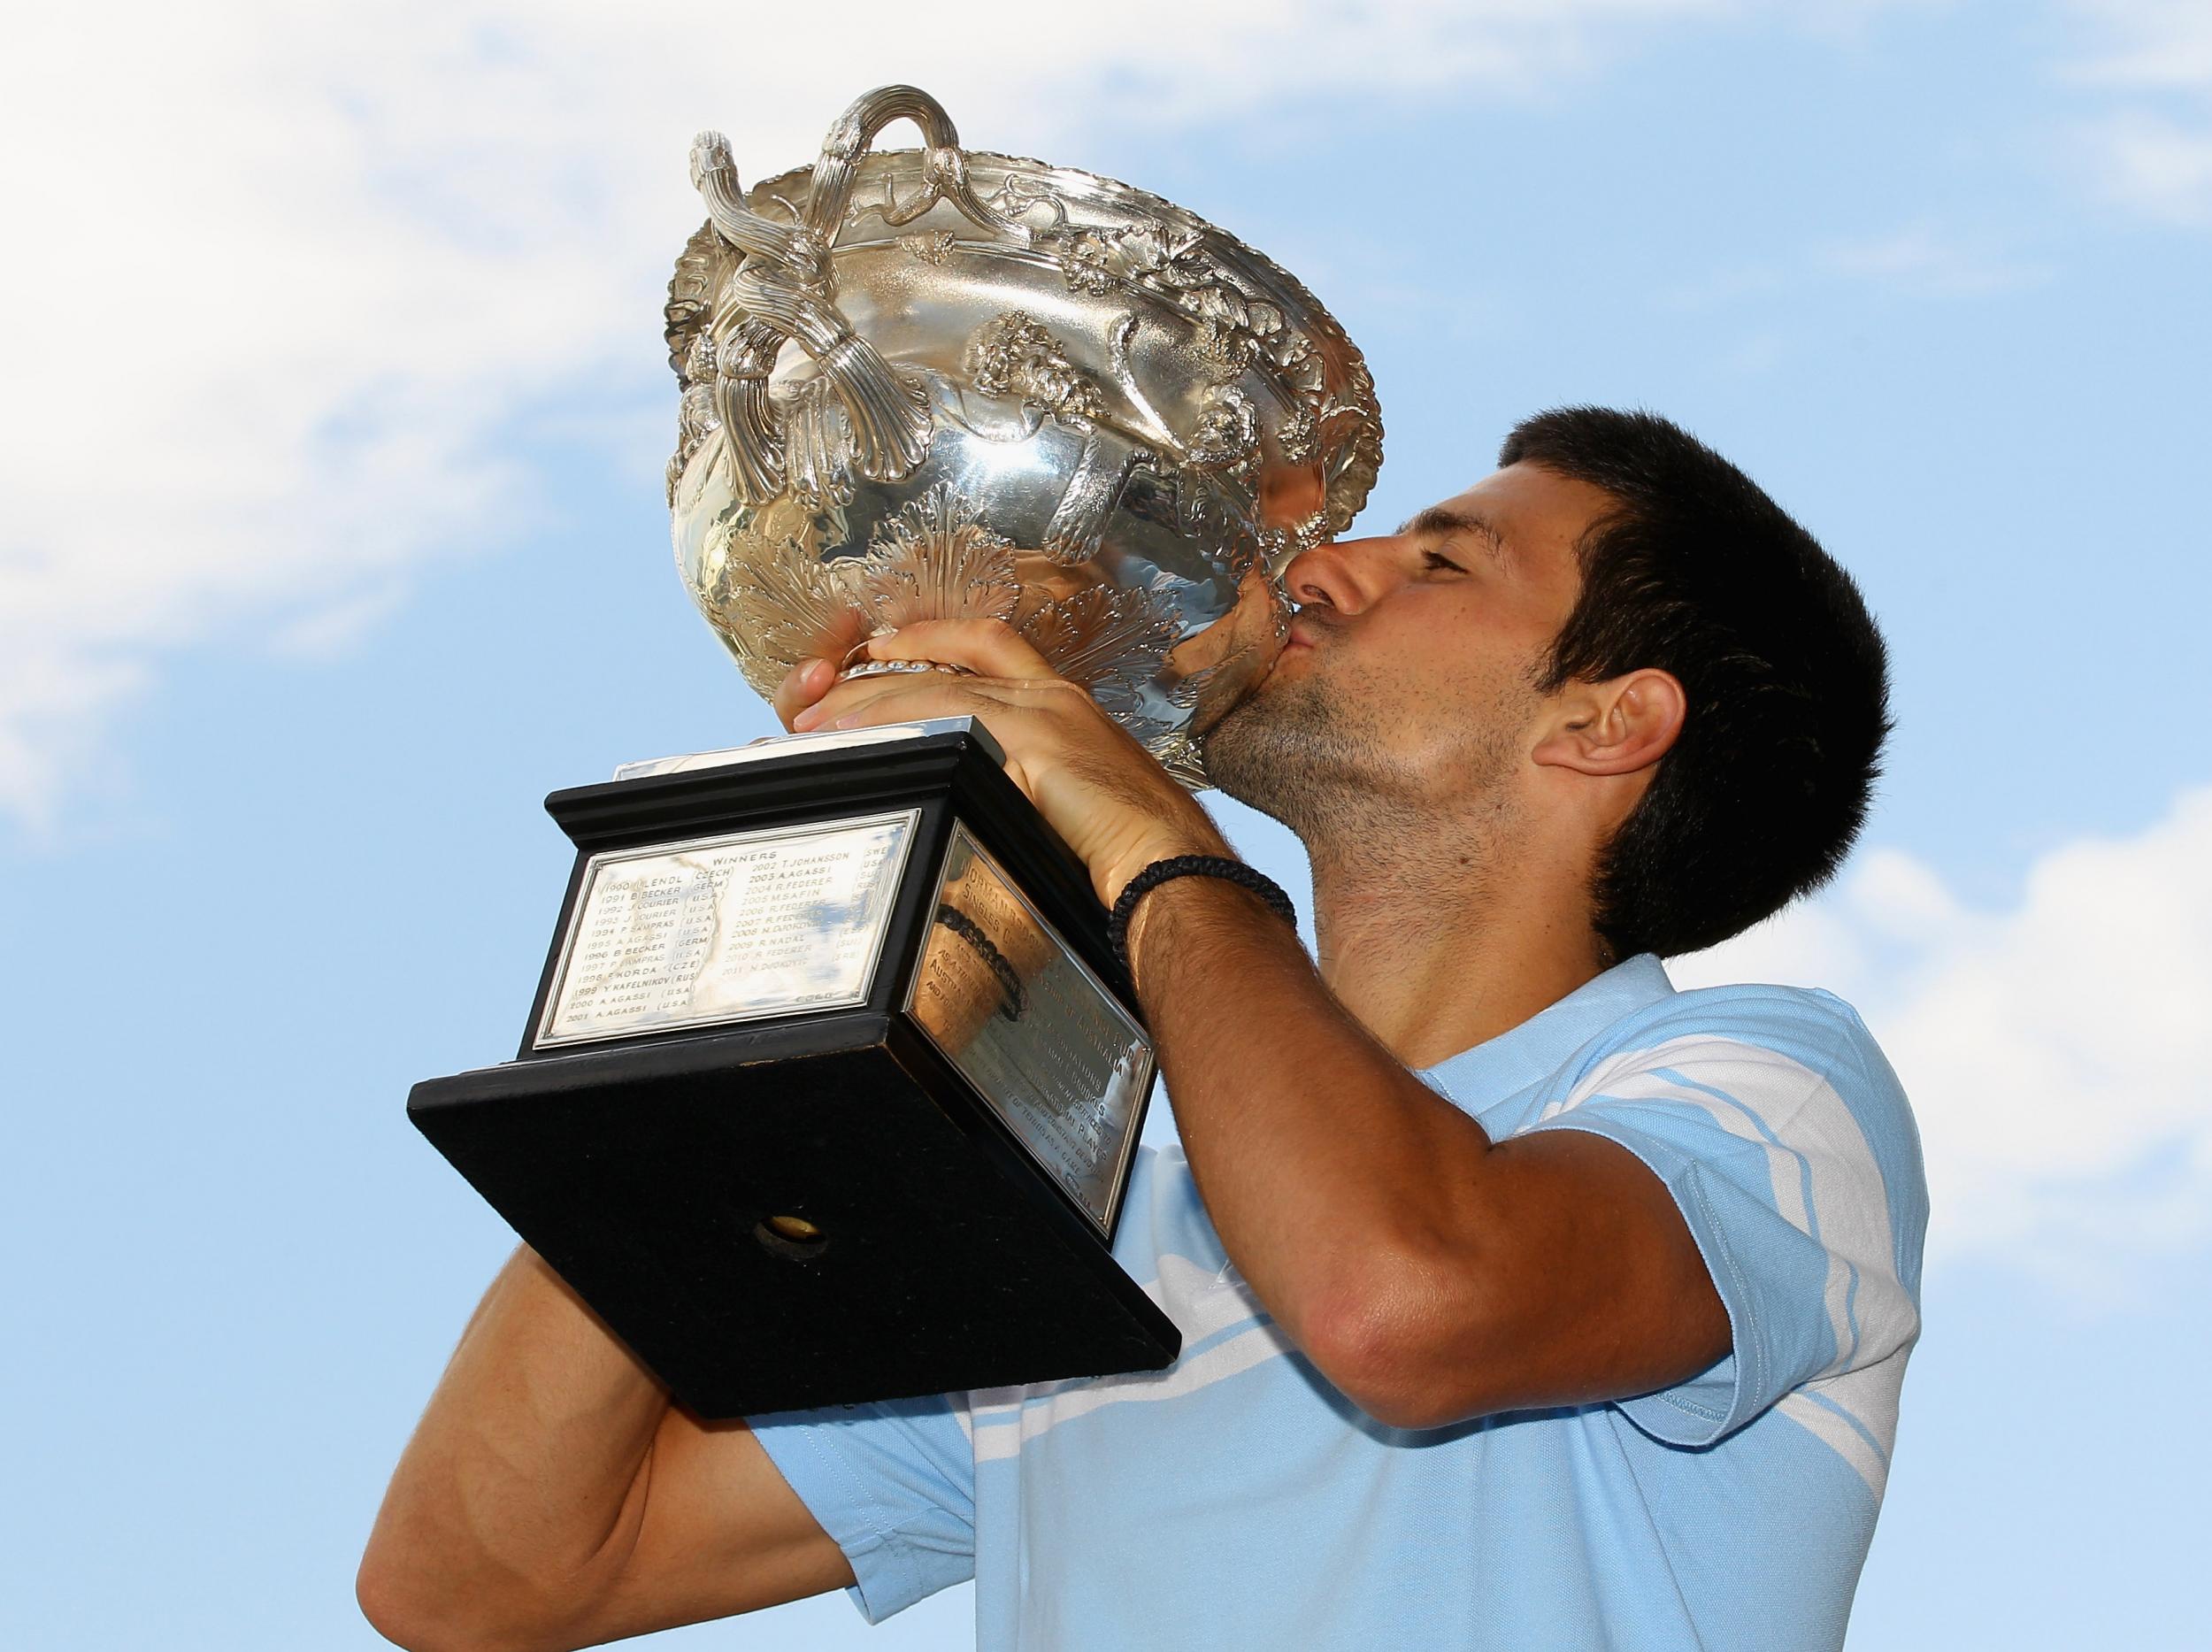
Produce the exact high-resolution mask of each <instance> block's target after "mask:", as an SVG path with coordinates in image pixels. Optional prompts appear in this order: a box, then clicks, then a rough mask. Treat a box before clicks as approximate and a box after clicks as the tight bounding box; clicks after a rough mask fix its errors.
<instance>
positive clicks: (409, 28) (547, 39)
mask: <svg viewBox="0 0 2212 1652" xmlns="http://www.w3.org/2000/svg"><path fill="white" fill-rule="evenodd" d="M1750 3H1751V0H1481V3H1478V4H1469V3H1468V0H1399V3H1398V4H1391V5H1387V6H1358V7H1347V6H1340V5H1336V4H1328V3H1327V0H1305V3H1304V4H1288V5H1279V4H1273V3H1272V0H1232V3H1231V4H1218V5H1210V6H1190V5H1187V4H1172V3H1171V0H1122V3H1121V4H1118V5H1117V6H1116V7H1115V8H1114V12H1113V17H1112V19H1111V22H1110V25H1109V24H1107V23H1103V22H1102V20H1101V18H1100V14H1099V13H1097V12H1095V11H1094V10H1090V9H1087V8H1083V7H1052V6H1037V5H1033V4H1028V0H977V3H975V4H967V5H964V6H963V7H960V8H958V9H957V10H956V11H950V12H949V11H948V10H947V9H945V8H934V9H932V8H928V7H918V6H912V5H907V4H896V5H894V4H842V5H838V6H835V7H827V6H823V7H813V8H802V7H775V8H769V7H736V6H724V7H699V6H690V5H680V4H675V3H674V0H634V3H633V4H626V5H622V6H609V5H600V4H588V3H587V0H559V3H555V4H530V5H523V4H517V3H516V0H455V3H453V4H433V3H432V0H388V3H387V4H366V5H359V4H355V5H343V6H341V5H322V6H315V5H307V6H302V5H298V4H280V3H279V0H211V4H206V5H196V6H189V7H177V6H164V5H157V4H151V3H150V0H124V3H122V4H114V5H109V6H104V7H100V8H87V7H81V6H80V7H67V6H47V7H43V8H35V9H33V10H31V11H29V12H26V13H24V14H23V15H22V16H21V17H19V18H16V19H12V24H11V30H10V37H9V50H8V51H7V52H6V54H5V55H4V59H0V145H4V148H5V150H7V152H8V153H9V154H10V155H11V156H12V158H13V159H14V161H15V163H16V165H15V166H14V167H13V169H12V170H13V172H14V174H15V178H16V180H17V183H18V188H16V190H15V191H14V193H13V194H12V197H11V201H10V205H9V214H10V219H9V227H10V229H11V232H12V235H11V248H10V254H9V257H7V258H6V259H5V260H0V317H5V318H6V324H5V325H6V326H7V327H8V328H9V329H10V331H9V335H8V337H7V338H6V341H5V359H6V360H7V363H8V369H9V392H10V393H9V395H8V396H7V397H6V399H5V401H4V403H0V499H4V501H5V512H4V516H0V815H6V814H12V815H14V816H16V817H17V818H19V819H22V818H30V819H36V818H42V817H50V816H51V814H52V812H53V811H55V810H56V809H57V808H58V806H59V804H60V803H61V802H62V801H63V800H65V798H66V797H67V796H68V795H71V791H72V785H71V781H72V779H73V777H75V776H78V775H80V774H81V772H82V771H83V770H84V768H85V767H86V765H97V764H98V763H99V762H100V760H101V759H100V752H101V749H102V746H101V741H100V730H101V728H102V726H103V725H104V722H105V721H106V720H109V719H111V718H113V717H114V716H115V715H116V714H117V712H118V711H119V708H122V707H125V706H127V704H128V703H129V702H130V700H131V698H132V697H133V696H134V695H136V694H139V693H142V692H143V691H144V690H145V689H146V688H148V686H150V684H152V683H155V682H157V680H158V678H159V674H160V672H162V670H163V669H165V663H166V660H167V658H168V657H169V656H171V655H172V654H173V652H174V651H176V650H178V649H184V648H188V647H191V646H193V645H196V644H200V643H204V642H209V641H211V640H218V639H220V640H225V641H228V642H235V641H236V640H237V639H241V638H252V639H256V640H257V641H258V640H261V639H274V640H277V642H278V643H279V644H280V646H282V647H286V648H289V649H313V648H315V647H318V646H331V645H334V644H335V643H336V642H337V641H338V640H340V639H342V638H343V637H345V636H347V635H349V634H351V633H352V632H353V631H354V630H355V629H357V626H358V625H360V624H365V623H373V609H374V608H375V606H376V605H377V604H378V603H389V602H392V601H395V600H398V599H399V598H398V596H396V595H395V594H396V593H397V594H402V595H403V593H404V592H405V590H406V589H407V588H408V580H409V574H410V571H411V570H412V569H415V568H418V567H419V566H420V565H422V563H423V562H424V561H425V560H426V559H427V558H431V557H438V556H449V555H455V554H460V553H461V551H462V550H463V549H465V548H468V547H473V546H481V545H484V544H486V543H488V542H495V540H496V539H497V538H498V536H499V535H500V534H502V533H507V534H512V533H514V532H515V531H517V528H518V523H519V524H521V525H524V526H526V521H527V501H528V498H529V479H528V478H527V477H526V476H524V475H521V474H518V473H515V472H514V471H512V470H511V469H509V468H507V467H505V466H503V465H502V464H501V463H500V462H499V460H498V458H497V457H496V454H497V449H498V447H499V445H500V444H501V442H502V441H503V438H504V437H505V436H507V435H509V434H511V431H512V428H513V426H514V421H515V420H516V419H518V416H523V415H527V414H530V413H534V412H536V411H541V410H545V409H548V408H557V407H558V406H559V405H561V404H562V403H564V402H565V403H574V402H575V401H576V400H577V398H578V394H579V387H580V386H603V385H605V384H607V383H609V382H611V381H613V382H619V383H622V384H626V385H627V386H630V387H632V389H631V392H630V394H631V396H633V397H634V387H635V386H636V385H637V384H638V383H640V382H641V381H643V379H644V378H646V377H649V375H651V374H652V373H656V372H657V363H658V361H659V357H660V350H661V346H660V343H659V338H658V333H659V315H658V311H659V304H660V300H661V296H662V288H663V285H664V281H665V279H666V272H667V269H668V266H669V265H670V264H671V263H672V260H673V257H674V255H675V252H676V250H677V249H678V247H679V246H680V244H681V242H682V240H683V238H684V236H685V235H686V234H688V232H689V230H690V229H691V227H693V226H694V225H695V223H696V222H697V221H698V219H699V218H700V216H701V213H700V210H699V207H698V204H697V202H696V200H695V198H694V197H693V196H692V195H691V192H690V190H689V188H688V186H687V181H686V178H685V157H686V151H687V144H688V142H689V139H690V136H691V134H692V132H693V131H694V129H695V128H696V127H703V126H715V127H722V128H724V129H726V130H727V131H728V132H729V134H730V135H731V138H732V141H733V150H734V152H735V154H736V155H737V156H738V158H739V159H740V162H741V165H742V167H743V168H744V170H745V172H746V174H747V176H749V177H750V176H753V175H755V174H757V173H758V172H760V171H764V170H780V169H781V168H782V167H784V166H786V165H799V164H802V163H803V162H805V161H807V160H809V159H810V158H811V157H812V155H813V153H814V150H815V149H816V147H817V146H818V143H819V142H820V138H821V134H822V133H823V131H824V129H825V128H826V126H827V125H828V123H829V121H830V120H831V119H833V117H834V116H835V114H836V113H837V112H838V111H839V110H840V109H841V107H842V106H843V104H845V103H846V101H847V100H848V99H849V98H850V97H851V96H853V95H854V94H856V92H858V91H860V90H861V89H863V88H865V87H868V86H871V85H875V84H879V83H882V82H884V81H895V80H908V81H915V82H917V83H918V84H921V85H924V86H926V87H928V88H930V89H932V90H933V91H934V92H936V93H937V94H938V95H939V96H941V98H942V99H943V100H944V101H945V103H946V104H948V106H949V108H950V110H951V111H952V113H953V115H954V117H955V119H956V120H957V121H958V122H959V123H960V125H961V128H962V133H963V135H964V138H965V139H966V140H967V141H968V142H972V143H975V144H978V145H979V146H980V147H986V148H1003V149H1010V150H1017V151H1022V152H1031V153H1037V152H1043V153H1048V154H1052V155H1055V156H1064V157H1066V158H1070V159H1071V160H1076V161H1081V160H1083V159H1086V158H1089V155H1090V153H1091V152H1094V150H1095V148H1096V145H1095V144H1094V143H1087V140H1089V139H1092V138H1094V137H1097V136H1100V135H1101V134H1108V135H1110V134H1114V133H1119V134H1127V133H1128V132H1130V131H1132V130H1136V129H1141V130H1143V131H1147V132H1151V131H1156V130H1160V129H1163V128H1164V127H1165V126H1166V125H1169V124H1171V123H1174V122H1178V121H1187V120H1190V119H1194V118H1197V117H1201V116H1206V115H1232V116H1236V117H1239V118H1240V119H1243V120H1245V121H1246V122H1248V123H1255V124H1256V123H1263V122H1269V121H1279V122H1295V123H1298V124H1300V125H1301V126H1306V127H1310V126H1311V125H1313V124H1314V123H1317V122H1322V121H1325V120H1326V119H1328V117H1329V111H1330V110H1331V108H1332V106H1333V104H1337V103H1340V102H1341V101H1342V100H1344V99H1345V98H1347V97H1348V96H1357V95H1360V94H1363V93H1366V94H1375V93H1389V92H1394V91H1405V92H1420V93H1428V94H1434V93H1435V92H1436V91H1438V90H1439V88H1469V89H1475V90H1479V92H1480V93H1481V94H1482V95H1483V96H1486V97H1490V98H1496V97H1499V96H1536V95H1541V94H1542V93H1544V92H1545V91H1546V90H1548V88H1554V87H1555V86H1557V85H1560V84H1562V83H1565V82H1569V81H1572V80H1573V79H1574V78H1575V77H1577V76H1578V75H1582V74H1586V73H1590V72H1593V71H1594V70H1595V69H1598V68H1601V67H1602V66H1603V65H1604V64H1605V63H1606V62H1607V61H1608V60H1609V58H1612V57H1616V56H1617V55H1619V54H1620V53H1622V52H1624V51H1628V50H1633V48H1634V46H1635V43H1636V42H1638V41H1639V40H1640V39H1641V38H1643V37H1644V36H1645V35H1647V33H1648V32H1649V31H1651V30H1652V29H1655V28H1657V27H1663V26H1670V25H1673V24H1677V23H1679V22H1680V21H1682V20H1683V19H1703V18H1706V17H1724V16H1728V15H1732V14H1733V13H1735V12H1740V11H1743V10H1746V9H1747V8H1748V6H1749V4H1750ZM1888 3H1892V4H1894V3H1896V0H1888ZM1868 4H1870V0H1832V4H1829V5H1828V6H1826V7H1825V8H1816V9H1815V11H1814V12H1813V14H1812V15H1813V16H1815V17H1816V18H1819V17H1827V16H1831V15H1856V14H1857V13H1859V12H1863V11H1864V10H1866V9H1867V6H1868ZM1791 15H1793V16H1802V15H1805V14H1804V13H1801V12H1792V13H1791ZM888 141H892V142H910V138H909V137H907V136H906V135H904V134H891V136H890V138H889V139H888ZM1140 181H1141V180H1140ZM595 375H596V376H595ZM597 393H598V392H597V390H596V389H594V390H591V391H589V392H587V394H597ZM669 418H670V419H672V409H671V411H670V414H669ZM611 445H612V446H614V447H615V448H616V449H618V450H619V451H621V452H622V453H624V454H625V456H627V455H629V454H631V453H633V452H634V450H635V444H634V442H629V441H627V440H621V441H617V442H613V443H611ZM653 485H654V484H653V480H652V478H651V476H650V474H649V473H647V472H643V471H641V474H640V480H639V486H640V487H641V488H649V487H651V486H653Z"/></svg>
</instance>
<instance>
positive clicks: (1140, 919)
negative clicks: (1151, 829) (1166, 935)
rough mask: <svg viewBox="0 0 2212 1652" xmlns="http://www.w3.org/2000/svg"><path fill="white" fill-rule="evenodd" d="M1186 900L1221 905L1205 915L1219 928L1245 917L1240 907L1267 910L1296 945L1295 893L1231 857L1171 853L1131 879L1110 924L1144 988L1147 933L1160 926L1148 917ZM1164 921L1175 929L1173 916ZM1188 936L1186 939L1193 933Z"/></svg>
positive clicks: (1269, 921)
mask: <svg viewBox="0 0 2212 1652" xmlns="http://www.w3.org/2000/svg"><path fill="white" fill-rule="evenodd" d="M1182 901H1195V902H1198V903H1200V904H1201V906H1202V907H1204V903H1207V902H1209V901H1211V902H1215V903H1216V904H1214V905H1212V906H1210V907H1207V908H1205V911H1206V913H1207V914H1209V915H1207V916H1202V918H1201V921H1202V922H1204V923H1206V924H1208V925H1209V926H1210V927H1214V928H1220V927H1222V926H1224V925H1228V926H1233V925H1235V924H1236V923H1237V922H1239V921H1240V920H1239V919H1238V918H1237V917H1236V916H1235V915H1236V913H1237V912H1238V911H1240V910H1242V911H1259V912H1262V913H1263V914H1265V919H1264V921H1265V923H1266V925H1267V926H1269V927H1271V928H1274V929H1278V930H1279V932H1280V933H1281V934H1282V935H1283V937H1284V938H1286V939H1287V940H1289V941H1290V942H1291V944H1292V945H1293V946H1296V945H1297V939H1296V936H1297V926H1298V917H1297V912H1296V911H1295V909H1294V907H1293V905H1292V904H1291V899H1290V896H1289V895H1287V894H1286V893H1285V892H1284V890H1283V887H1282V886H1281V885H1280V884H1279V883H1277V882H1276V881H1275V880H1273V879H1272V878H1270V877H1268V876H1267V875H1266V874H1265V873H1263V872H1258V871H1256V870H1255V869H1254V868H1252V867H1250V866H1248V865H1246V864H1244V863H1243V862H1242V861H1240V860H1237V859H1235V858H1234V857H1230V856H1221V855H1187V856H1172V857H1166V858H1164V859H1163V860H1161V861H1157V862H1155V863H1153V865H1152V867H1151V868H1150V869H1149V871H1148V872H1140V873H1139V874H1138V876H1137V877H1135V878H1133V879H1132V880H1130V882H1129V884H1128V885H1127V886H1126V887H1125V888H1124V890H1123V891H1122V895H1121V898H1120V899H1119V901H1118V902H1117V903H1116V904H1115V909H1114V914H1113V920H1112V922H1111V924H1110V928H1109V934H1110V938H1111V940H1112V942H1113V947H1114V952H1115V955H1116V956H1117V957H1118V958H1119V959H1120V960H1121V964H1122V966H1123V968H1124V969H1125V970H1127V971H1128V972H1129V974H1130V979H1131V980H1132V981H1133V983H1135V984H1137V985H1139V986H1140V987H1141V986H1142V985H1143V983H1144V981H1145V980H1146V979H1147V978H1146V976H1145V972H1144V967H1143V964H1142V963H1141V959H1140V954H1141V950H1142V948H1143V946H1144V937H1145V935H1146V934H1147V932H1148V931H1151V930H1154V929H1155V928H1156V926H1155V924H1154V923H1152V922H1150V921H1148V920H1151V919H1154V918H1159V917H1160V908H1162V907H1163V906H1170V905H1177V904H1179V903H1180V902H1182ZM1161 921H1164V922H1165V923H1166V924H1167V925H1168V926H1170V928H1171V929H1172V927H1173V924H1174V919H1173V918H1172V917H1171V916H1170V917H1167V918H1163V919H1162V920H1161ZM1184 934H1185V936H1186V938H1189V937H1190V936H1191V934H1192V932H1190V931H1188V930H1186V931H1184Z"/></svg>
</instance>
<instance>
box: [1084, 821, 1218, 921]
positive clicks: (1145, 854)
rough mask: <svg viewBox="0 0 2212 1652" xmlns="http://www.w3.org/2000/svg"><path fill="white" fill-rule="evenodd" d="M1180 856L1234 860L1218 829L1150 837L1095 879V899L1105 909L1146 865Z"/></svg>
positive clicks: (1119, 896)
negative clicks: (1140, 846)
mask: <svg viewBox="0 0 2212 1652" xmlns="http://www.w3.org/2000/svg"><path fill="white" fill-rule="evenodd" d="M1184 855H1218V856H1221V857H1223V858H1224V859H1227V860H1234V859H1235V858H1236V851H1235V850H1234V849H1231V848H1230V847H1229V841H1228V839H1226V838H1225V837H1223V836H1222V835H1221V834H1220V833H1218V832H1189V833H1183V834H1177V835H1175V836H1171V837H1170V836H1162V837H1157V838H1154V839H1152V840H1151V841H1148V843H1146V844H1145V845H1144V847H1142V848H1141V849H1137V850H1135V851H1134V852H1133V853H1131V854H1128V855H1125V856H1124V857H1122V858H1121V859H1119V860H1118V861H1116V862H1115V863H1114V864H1113V865H1112V866H1111V867H1110V869H1109V870H1108V872H1107V873H1106V875H1105V876H1104V877H1103V878H1101V879H1100V880H1098V893H1099V898H1100V899H1101V900H1102V901H1103V902H1104V903H1105V905H1106V908H1107V910H1108V911H1112V910H1113V906H1114V903H1115V902H1117V901H1118V900H1120V899H1121V893H1122V891H1123V890H1124V889H1126V888H1127V887H1129V882H1130V880H1131V879H1133V878H1134V877H1135V876H1136V875H1137V874H1138V873H1139V872H1142V871H1143V870H1144V869H1145V868H1146V867H1147V866H1150V865H1153V864H1156V863H1157V862H1160V861H1164V860H1173V859H1175V858H1177V857H1179V856H1184Z"/></svg>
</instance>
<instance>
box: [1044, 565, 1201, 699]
mask: <svg viewBox="0 0 2212 1652" xmlns="http://www.w3.org/2000/svg"><path fill="white" fill-rule="evenodd" d="M1181 629H1182V626H1181V624H1180V622H1179V619H1177V616H1176V611H1175V607H1174V605H1173V604H1172V603H1170V602H1169V601H1168V600H1167V599H1166V598H1165V597H1163V596H1161V595H1158V594H1157V593H1156V592H1152V591H1147V590H1140V589H1137V588H1133V587H1129V586H1110V585H1086V586H1084V587H1082V588H1080V589H1079V590H1077V591H1075V592H1074V593H1073V594H1072V595H1068V596H1064V597H1061V598H1059V599H1057V600H1056V601H1054V602H1050V603H1046V604H1045V605H1044V606H1043V607H1042V608H1040V609H1039V610H1038V611H1036V612H1035V613H1033V614H1032V615H1030V616H1029V618H1028V619H1025V620H1024V621H1023V622H1022V626H1021V633H1022V634H1023V635H1024V636H1025V637H1026V638H1028V640H1029V642H1030V646H1031V647H1033V648H1034V649H1036V650H1037V652H1038V653H1040V654H1041V655H1043V656H1044V657H1045V658H1046V659H1048V660H1049V661H1050V662H1051V663H1052V668H1053V670H1054V671H1056V672H1058V673H1059V674H1060V675H1061V676H1063V677H1064V678H1066V679H1067V680H1069V681H1070V682H1072V683H1075V684H1076V685H1078V686H1079V687H1080V688H1085V689H1087V690H1088V691H1089V692H1090V695H1091V697H1092V698H1093V699H1094V700H1096V701H1098V702H1099V703H1100V704H1102V705H1103V706H1105V708H1106V709H1107V710H1108V711H1114V710H1115V709H1116V708H1117V707H1118V706H1128V707H1133V706H1134V704H1135V703H1136V700H1137V696H1138V695H1139V693H1140V692H1141V690H1142V689H1143V688H1144V685H1145V684H1146V683H1147V682H1148V681H1149V680H1151V679H1152V678H1153V677H1154V676H1155V675H1156V674H1157V672H1159V669H1160V663H1161V661H1163V660H1164V659H1165V658H1166V657H1167V651H1168V649H1171V648H1172V647H1174V646H1175V640H1176V637H1177V635H1178V634H1179V633H1180V631H1181Z"/></svg>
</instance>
